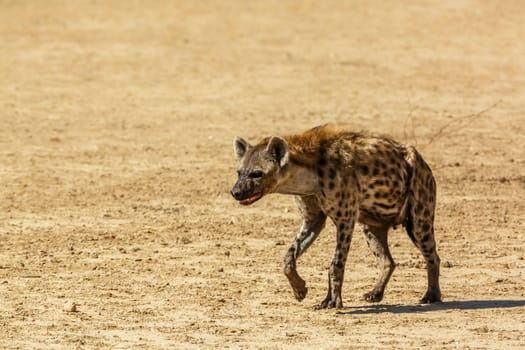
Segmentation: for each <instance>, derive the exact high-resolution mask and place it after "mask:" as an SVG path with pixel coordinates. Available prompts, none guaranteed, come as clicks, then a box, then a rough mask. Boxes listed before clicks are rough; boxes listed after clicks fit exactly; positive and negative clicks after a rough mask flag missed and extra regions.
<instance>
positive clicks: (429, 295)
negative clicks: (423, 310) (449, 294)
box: [419, 291, 441, 304]
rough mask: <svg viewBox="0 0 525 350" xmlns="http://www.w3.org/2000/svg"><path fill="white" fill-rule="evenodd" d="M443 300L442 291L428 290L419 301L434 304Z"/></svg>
mask: <svg viewBox="0 0 525 350" xmlns="http://www.w3.org/2000/svg"><path fill="white" fill-rule="evenodd" d="M440 302H441V293H439V292H437V293H436V292H433V291H428V292H426V293H425V296H423V298H421V300H420V301H419V303H420V304H433V303H440Z"/></svg>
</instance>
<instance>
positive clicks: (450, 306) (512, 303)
mask: <svg viewBox="0 0 525 350" xmlns="http://www.w3.org/2000/svg"><path fill="white" fill-rule="evenodd" d="M515 307H525V300H464V301H447V302H443V303H436V304H425V305H384V304H370V305H368V304H367V305H362V306H349V307H345V308H344V309H343V310H341V311H339V312H338V314H340V315H367V314H382V313H392V314H411V313H422V312H432V311H442V310H486V309H509V308H515Z"/></svg>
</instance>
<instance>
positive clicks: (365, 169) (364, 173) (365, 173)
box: [361, 165, 369, 175]
mask: <svg viewBox="0 0 525 350" xmlns="http://www.w3.org/2000/svg"><path fill="white" fill-rule="evenodd" d="M368 171H369V169H368V165H362V166H361V172H362V173H363V175H368Z"/></svg>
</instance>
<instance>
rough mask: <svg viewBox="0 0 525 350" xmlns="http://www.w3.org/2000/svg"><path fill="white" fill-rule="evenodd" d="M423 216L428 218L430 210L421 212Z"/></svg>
mask: <svg viewBox="0 0 525 350" xmlns="http://www.w3.org/2000/svg"><path fill="white" fill-rule="evenodd" d="M423 215H425V216H426V217H429V216H430V210H428V208H427V209H425V211H424V212H423Z"/></svg>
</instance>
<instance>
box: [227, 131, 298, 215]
mask: <svg viewBox="0 0 525 350" xmlns="http://www.w3.org/2000/svg"><path fill="white" fill-rule="evenodd" d="M233 150H234V152H235V158H236V159H237V160H238V161H239V162H240V166H239V169H238V170H237V174H238V178H237V182H236V183H235V185H234V186H233V188H232V190H231V194H232V196H233V198H235V199H236V200H238V201H239V203H240V204H242V205H249V204H252V203H254V202H256V201H257V200H259V199H261V198H262V196H264V195H265V194H268V193H272V192H273V191H274V190H275V188H276V187H277V186H278V185H279V182H280V180H281V179H282V177H283V174H284V170H285V168H286V166H287V164H288V159H289V152H288V143H287V142H286V141H285V140H284V139H282V138H280V137H276V136H274V137H271V138H270V139H269V140H267V142H265V141H263V142H261V143H260V144H258V145H256V146H251V145H250V144H249V143H248V142H246V141H245V140H243V139H242V138H240V137H236V138H235V139H234V140H233Z"/></svg>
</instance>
